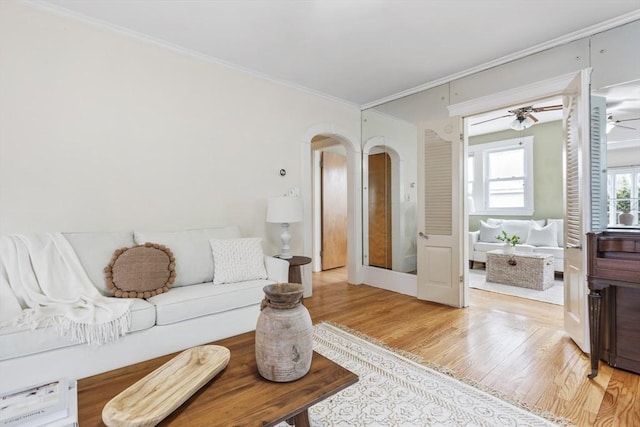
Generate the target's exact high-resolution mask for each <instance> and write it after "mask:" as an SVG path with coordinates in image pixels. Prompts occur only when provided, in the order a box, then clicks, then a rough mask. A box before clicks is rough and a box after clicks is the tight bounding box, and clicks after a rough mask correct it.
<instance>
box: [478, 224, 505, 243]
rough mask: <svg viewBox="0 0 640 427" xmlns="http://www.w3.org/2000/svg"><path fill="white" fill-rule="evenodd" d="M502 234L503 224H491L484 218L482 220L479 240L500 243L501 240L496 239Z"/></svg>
mask: <svg viewBox="0 0 640 427" xmlns="http://www.w3.org/2000/svg"><path fill="white" fill-rule="evenodd" d="M500 234H502V225H495V226H491V225H489V224H487V223H486V222H484V221H482V220H481V221H480V236H479V237H478V241H479V242H485V243H500V240H498V239H496V236H499V235H500Z"/></svg>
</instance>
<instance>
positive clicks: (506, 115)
mask: <svg viewBox="0 0 640 427" xmlns="http://www.w3.org/2000/svg"><path fill="white" fill-rule="evenodd" d="M511 116H513V114H505V115H504V116H500V117H494V118H492V119H487V120H483V121H481V122H478V123H474V124H472V125H471V126H475V125H481V124H482V123H487V122H492V121H494V120H498V119H502V118H505V117H511Z"/></svg>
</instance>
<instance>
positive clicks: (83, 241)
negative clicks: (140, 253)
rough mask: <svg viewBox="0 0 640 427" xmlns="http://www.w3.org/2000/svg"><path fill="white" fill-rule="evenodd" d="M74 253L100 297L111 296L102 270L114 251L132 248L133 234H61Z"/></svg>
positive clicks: (124, 232)
mask: <svg viewBox="0 0 640 427" xmlns="http://www.w3.org/2000/svg"><path fill="white" fill-rule="evenodd" d="M62 235H63V236H64V237H65V238H66V239H67V240H68V241H69V244H70V245H71V247H72V248H73V250H74V251H75V252H76V255H77V256H78V259H79V260H80V264H82V266H83V267H84V270H85V271H86V272H87V275H88V276H89V279H91V281H92V282H93V284H94V285H95V287H96V288H98V290H99V291H100V293H101V294H102V295H105V296H111V295H112V294H111V291H110V290H109V289H108V288H107V284H106V281H105V278H104V268H105V267H106V266H107V264H109V261H110V260H111V257H112V256H113V252H114V251H115V250H116V249H119V248H123V247H130V246H133V232H131V231H121V232H95V233H62Z"/></svg>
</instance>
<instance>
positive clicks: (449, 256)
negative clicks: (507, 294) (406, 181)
mask: <svg viewBox="0 0 640 427" xmlns="http://www.w3.org/2000/svg"><path fill="white" fill-rule="evenodd" d="M463 153H464V147H463V140H462V119H461V118H460V117H452V118H449V119H446V120H440V121H430V122H421V123H420V124H419V125H418V232H419V233H418V236H417V239H418V240H417V245H418V248H417V249H418V277H417V279H418V283H417V285H418V289H417V294H418V298H419V299H423V300H428V301H434V302H438V303H440V304H446V305H450V306H453V307H465V306H466V305H467V302H466V301H467V290H466V288H465V286H464V266H465V265H466V263H464V262H463V250H464V249H463V244H464V239H465V236H466V235H467V233H466V231H465V232H463V229H462V228H463V224H464V218H463V212H464V209H463V202H462V197H463V195H465V194H466V191H465V184H464V181H463V179H462V178H463V166H464V156H463Z"/></svg>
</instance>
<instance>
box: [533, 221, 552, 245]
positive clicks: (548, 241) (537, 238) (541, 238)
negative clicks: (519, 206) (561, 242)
mask: <svg viewBox="0 0 640 427" xmlns="http://www.w3.org/2000/svg"><path fill="white" fill-rule="evenodd" d="M527 245H531V246H547V247H552V248H555V247H558V225H557V224H556V223H555V222H552V223H551V224H549V225H545V226H544V227H538V226H537V225H534V226H532V227H531V228H530V229H529V235H528V236H527Z"/></svg>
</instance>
